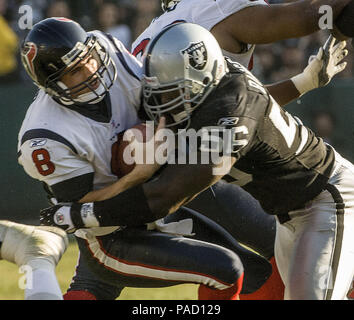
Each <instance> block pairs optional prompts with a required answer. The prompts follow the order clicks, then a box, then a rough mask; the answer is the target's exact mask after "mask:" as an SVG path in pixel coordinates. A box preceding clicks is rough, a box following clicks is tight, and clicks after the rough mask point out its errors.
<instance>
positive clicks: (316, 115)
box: [0, 0, 354, 224]
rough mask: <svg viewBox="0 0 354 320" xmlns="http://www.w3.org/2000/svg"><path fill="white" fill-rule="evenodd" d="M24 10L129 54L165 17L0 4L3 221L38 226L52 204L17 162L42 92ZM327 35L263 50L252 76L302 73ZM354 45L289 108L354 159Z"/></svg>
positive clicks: (142, 7) (9, 0) (136, 1)
mask: <svg viewBox="0 0 354 320" xmlns="http://www.w3.org/2000/svg"><path fill="white" fill-rule="evenodd" d="M230 1H232V0H230ZM278 2H279V1H278ZM24 5H28V6H30V7H31V8H32V10H33V11H32V13H33V23H36V22H38V21H40V20H42V19H44V18H46V17H53V16H57V17H59V16H60V17H67V18H71V19H73V20H76V21H78V22H79V23H80V24H81V25H82V26H83V27H84V29H86V30H87V31H89V30H94V29H100V30H103V31H105V32H108V33H111V34H112V35H113V36H115V37H117V38H118V39H119V40H121V41H122V42H123V43H124V44H125V46H126V47H127V48H128V49H129V50H130V46H131V43H132V42H133V41H134V40H135V38H136V37H137V36H138V35H139V34H140V33H141V32H142V31H143V30H144V29H145V28H146V27H147V26H148V25H149V24H150V22H151V20H152V19H153V18H154V17H156V16H158V15H160V14H161V13H162V12H161V7H160V0H115V1H113V0H111V1H107V0H66V1H64V0H48V1H46V0H0V137H2V139H1V140H2V145H1V148H0V177H1V182H2V183H1V185H0V193H1V200H0V219H12V220H15V221H19V222H27V223H34V224H37V223H38V212H39V209H40V208H43V207H46V206H48V202H47V199H46V196H45V193H44V191H43V190H42V186H41V184H40V183H39V182H37V181H34V180H32V179H31V178H29V177H28V176H27V175H26V174H25V173H24V171H23V169H22V167H21V166H20V165H19V164H18V163H17V135H18V131H19V128H20V126H21V123H22V120H23V118H24V116H25V112H26V110H27V108H28V106H29V104H30V103H31V101H32V100H33V96H34V94H35V92H36V89H35V87H34V85H33V84H32V83H31V81H30V80H29V78H28V77H27V75H26V74H25V72H24V70H23V68H22V66H21V64H20V59H19V48H20V46H21V42H22V40H23V39H24V37H25V36H26V34H27V33H28V31H29V30H26V29H23V28H21V27H20V25H21V24H20V23H19V21H20V19H21V17H22V16H23V14H24V13H23V12H22V13H19V9H20V8H21V7H22V8H23V6H24ZM290 23H291V22H290ZM327 36H328V32H327V31H319V32H317V33H316V34H314V35H311V36H307V37H304V38H301V39H289V40H286V41H281V42H278V43H275V44H270V45H258V46H257V47H256V51H255V56H254V62H255V63H254V69H253V73H254V74H255V75H256V76H257V77H258V78H260V80H262V81H263V82H264V83H266V84H267V83H271V82H276V81H280V80H283V79H286V78H289V77H291V76H293V75H296V74H298V73H300V72H302V70H303V69H304V67H305V66H306V65H307V61H308V58H309V56H310V55H313V54H316V53H317V50H318V48H319V46H320V45H322V44H323V43H324V42H325V40H326V39H327ZM348 47H349V52H350V54H349V56H348V57H347V58H346V61H347V62H348V66H347V68H346V70H345V71H344V72H342V73H341V74H339V75H337V76H336V77H335V79H334V80H333V81H332V82H331V83H330V84H329V85H328V86H327V87H326V88H322V89H317V90H315V91H313V92H311V93H309V94H307V95H305V96H303V97H301V99H299V100H297V101H294V102H292V103H290V104H289V105H288V106H287V110H289V111H290V112H291V113H293V114H295V115H297V116H299V117H300V119H301V120H302V121H303V122H304V124H306V125H307V126H309V127H310V128H311V129H312V130H314V131H315V132H316V133H317V134H318V135H320V136H321V137H323V138H324V139H325V140H326V141H327V142H328V143H330V144H332V145H333V146H334V147H336V148H337V150H338V151H339V152H340V153H341V154H342V155H343V156H345V157H346V158H348V159H349V160H351V161H354V143H353V142H354V129H353V124H354V79H353V74H354V73H353V72H354V66H353V48H352V45H351V43H349V44H348Z"/></svg>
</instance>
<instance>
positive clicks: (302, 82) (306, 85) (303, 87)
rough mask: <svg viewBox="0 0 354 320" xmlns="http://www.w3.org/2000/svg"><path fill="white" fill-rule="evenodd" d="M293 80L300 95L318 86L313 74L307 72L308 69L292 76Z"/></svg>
mask: <svg viewBox="0 0 354 320" xmlns="http://www.w3.org/2000/svg"><path fill="white" fill-rule="evenodd" d="M291 81H292V82H293V83H294V86H295V87H296V89H297V91H299V93H300V95H303V94H305V93H306V92H309V91H311V90H313V89H315V88H316V84H315V79H313V77H312V75H311V74H309V73H308V72H306V70H305V71H304V72H302V73H300V74H298V75H296V76H294V77H292V78H291Z"/></svg>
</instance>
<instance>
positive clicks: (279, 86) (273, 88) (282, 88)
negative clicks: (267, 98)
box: [265, 79, 300, 106]
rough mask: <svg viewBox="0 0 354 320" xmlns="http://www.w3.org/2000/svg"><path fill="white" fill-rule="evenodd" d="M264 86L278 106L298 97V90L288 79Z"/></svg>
mask: <svg viewBox="0 0 354 320" xmlns="http://www.w3.org/2000/svg"><path fill="white" fill-rule="evenodd" d="M265 87H266V88H267V89H268V91H269V93H270V94H271V96H272V97H273V98H274V99H275V101H276V102H277V103H278V104H279V105H280V106H284V105H286V104H288V103H290V102H291V101H293V100H295V99H297V98H299V97H300V92H299V91H298V90H297V89H296V87H295V85H294V83H293V82H292V81H291V80H290V79H289V80H285V81H281V82H277V83H273V84H269V85H266V86H265Z"/></svg>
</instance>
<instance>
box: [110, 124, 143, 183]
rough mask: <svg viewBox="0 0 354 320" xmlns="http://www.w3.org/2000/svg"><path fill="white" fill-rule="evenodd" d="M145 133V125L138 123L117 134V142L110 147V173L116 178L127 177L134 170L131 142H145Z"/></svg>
mask: <svg viewBox="0 0 354 320" xmlns="http://www.w3.org/2000/svg"><path fill="white" fill-rule="evenodd" d="M146 132H147V131H146V124H145V123H140V124H138V125H136V126H134V127H132V128H130V129H128V130H126V131H123V132H121V133H119V134H118V136H117V142H115V143H114V144H113V146H112V160H111V168H112V172H113V173H114V174H115V175H116V176H117V177H118V178H121V177H123V176H125V175H127V174H128V173H130V172H131V171H132V170H133V169H134V167H135V162H134V159H133V157H134V156H135V154H134V148H133V147H132V142H133V140H134V139H136V141H137V142H146Z"/></svg>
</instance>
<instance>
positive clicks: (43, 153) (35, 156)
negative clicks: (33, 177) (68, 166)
mask: <svg viewBox="0 0 354 320" xmlns="http://www.w3.org/2000/svg"><path fill="white" fill-rule="evenodd" d="M32 160H33V162H34V164H35V166H36V168H37V170H38V172H39V173H40V174H41V175H42V176H48V175H50V174H52V173H53V172H54V171H55V165H54V163H53V162H51V161H50V154H49V152H48V150H46V149H37V150H34V151H33V152H32Z"/></svg>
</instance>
